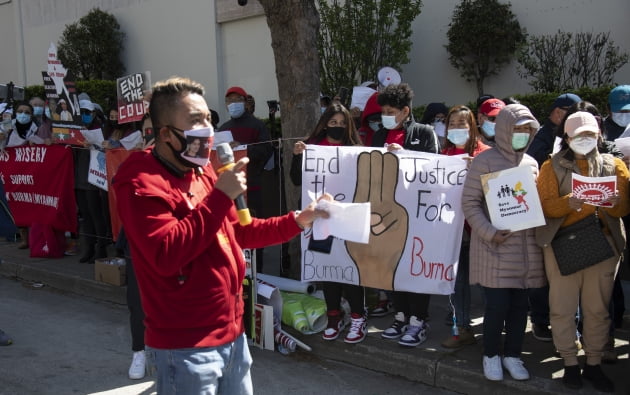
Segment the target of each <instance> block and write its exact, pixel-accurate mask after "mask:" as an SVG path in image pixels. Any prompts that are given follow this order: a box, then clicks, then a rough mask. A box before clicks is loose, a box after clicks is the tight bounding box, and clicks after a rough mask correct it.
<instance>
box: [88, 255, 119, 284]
mask: <svg viewBox="0 0 630 395" xmlns="http://www.w3.org/2000/svg"><path fill="white" fill-rule="evenodd" d="M125 270H126V267H125V259H124V258H104V259H97V260H96V261H95V262H94V279H95V280H96V281H100V282H104V283H107V284H111V285H117V286H122V285H126V284H127V275H126V271H125Z"/></svg>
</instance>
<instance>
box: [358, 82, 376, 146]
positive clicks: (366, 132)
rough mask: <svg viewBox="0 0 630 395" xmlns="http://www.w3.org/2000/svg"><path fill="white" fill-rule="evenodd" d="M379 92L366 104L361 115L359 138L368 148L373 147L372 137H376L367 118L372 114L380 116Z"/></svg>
mask: <svg viewBox="0 0 630 395" xmlns="http://www.w3.org/2000/svg"><path fill="white" fill-rule="evenodd" d="M377 99H378V92H374V93H373V94H372V96H370V98H369V99H368V100H367V102H366V103H365V108H364V109H363V113H361V127H360V128H359V130H358V132H359V136H361V140H362V141H363V145H365V146H366V147H371V146H372V136H373V135H374V130H372V128H370V123H369V122H368V120H367V118H368V117H369V116H370V115H372V114H380V113H381V106H379V105H378V101H377Z"/></svg>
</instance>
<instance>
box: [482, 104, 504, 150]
mask: <svg viewBox="0 0 630 395" xmlns="http://www.w3.org/2000/svg"><path fill="white" fill-rule="evenodd" d="M503 107H505V103H504V102H503V101H502V100H501V99H497V98H494V97H493V98H490V99H487V100H485V101H484V102H483V103H481V105H480V106H479V111H478V112H477V125H478V126H479V131H480V132H481V137H482V142H483V143H484V144H486V145H489V146H491V147H494V146H495V145H496V144H495V143H494V125H495V122H494V121H495V118H496V116H497V115H498V114H499V111H501V109H502V108H503Z"/></svg>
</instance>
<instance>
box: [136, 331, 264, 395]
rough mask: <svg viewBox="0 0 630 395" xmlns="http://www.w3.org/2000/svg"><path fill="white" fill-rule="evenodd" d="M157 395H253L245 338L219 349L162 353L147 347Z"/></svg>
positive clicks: (163, 351)
mask: <svg viewBox="0 0 630 395" xmlns="http://www.w3.org/2000/svg"><path fill="white" fill-rule="evenodd" d="M146 354H147V362H148V365H149V372H150V374H152V375H155V376H157V377H156V381H157V393H158V395H184V394H186V395H187V394H195V395H196V394H213V395H214V394H226V395H227V394H234V395H237V394H238V395H240V394H253V392H254V391H253V388H252V378H251V375H250V366H251V365H252V357H251V356H250V354H249V348H248V347H247V340H246V339H245V335H244V334H243V335H241V336H239V337H238V338H237V339H236V340H235V341H234V342H232V343H228V344H225V345H223V346H219V347H206V348H186V349H175V350H159V349H155V348H151V347H147V349H146Z"/></svg>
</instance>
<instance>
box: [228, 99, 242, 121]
mask: <svg viewBox="0 0 630 395" xmlns="http://www.w3.org/2000/svg"><path fill="white" fill-rule="evenodd" d="M227 109H228V112H229V113H230V117H232V118H240V117H241V115H243V114H244V113H245V103H243V102H238V103H230V104H228V106H227Z"/></svg>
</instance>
